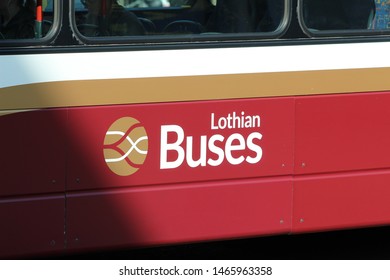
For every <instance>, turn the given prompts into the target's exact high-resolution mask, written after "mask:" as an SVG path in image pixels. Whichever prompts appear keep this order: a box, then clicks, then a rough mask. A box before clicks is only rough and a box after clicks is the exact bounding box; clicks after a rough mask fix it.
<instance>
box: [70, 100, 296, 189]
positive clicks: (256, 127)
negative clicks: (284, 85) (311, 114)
mask: <svg viewBox="0 0 390 280" xmlns="http://www.w3.org/2000/svg"><path fill="white" fill-rule="evenodd" d="M293 120H294V99H293V98H283V99H275V98H271V99H260V100H259V99H256V100H238V101H236V100H230V101H213V102H191V103H171V104H153V105H130V106H109V107H93V108H76V109H69V126H68V128H69V130H68V132H67V134H68V138H69V175H68V178H69V186H68V187H69V188H68V189H69V190H86V189H92V188H98V189H102V188H103V189H104V188H111V187H129V186H139V185H150V184H164V183H180V182H194V181H209V180H226V179H236V178H251V177H264V176H280V175H289V174H292V171H293V135H294V134H293V132H294V127H293V123H294V122H293ZM135 122H137V123H136V124H135ZM133 128H134V130H133ZM137 129H138V130H142V131H143V132H142V133H141V132H140V133H141V134H142V135H135V134H136V133H135V132H134V135H132V133H133V131H136V130H137ZM109 133H114V134H115V133H117V134H120V133H122V136H123V139H120V137H119V138H118V139H117V140H118V141H117V143H110V142H109V140H107V138H109V136H107V135H109ZM126 137H127V140H126ZM145 137H147V144H148V145H147V146H146V145H145V146H144V147H142V143H141V141H139V140H140V139H146V138H145ZM131 138H132V139H131ZM106 140H107V141H108V142H107V143H106V142H105V141H106ZM128 142H130V144H129V143H128ZM131 142H133V143H131ZM144 142H146V141H144ZM138 143H140V145H141V146H139V147H138V146H137V145H139V144H138ZM122 144H123V149H122V150H119V148H121V147H120V145H122ZM126 144H127V146H125V145H126ZM115 145H117V146H115ZM118 147H119V148H118ZM164 147H165V148H164ZM137 149H138V150H137ZM106 151H107V154H108V155H107V157H110V159H106V158H105V156H106V155H105V153H106ZM109 152H113V153H112V154H109ZM114 152H117V154H115V153H114ZM127 152H130V155H129V158H126V159H124V160H122V161H121V162H117V163H112V166H114V164H124V165H126V164H127V166H125V169H126V168H127V170H128V171H129V173H130V172H132V170H133V171H134V173H131V174H117V173H116V170H115V168H116V167H113V168H114V169H111V167H112V166H111V163H110V164H107V163H106V160H116V159H118V158H120V156H122V155H125V154H126V153H127ZM142 152H144V153H146V152H147V155H146V158H145V159H144V161H143V162H141V163H140V162H137V159H134V160H133V159H132V158H131V155H132V154H137V153H138V154H140V153H142ZM115 157H116V158H115ZM126 160H127V162H125V161H126ZM122 171H123V170H122ZM122 171H118V172H119V173H120V172H122ZM123 172H124V173H126V170H125V171H123Z"/></svg>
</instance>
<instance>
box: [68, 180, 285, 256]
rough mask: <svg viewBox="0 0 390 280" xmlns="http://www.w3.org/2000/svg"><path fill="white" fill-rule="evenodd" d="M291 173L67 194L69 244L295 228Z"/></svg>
mask: <svg viewBox="0 0 390 280" xmlns="http://www.w3.org/2000/svg"><path fill="white" fill-rule="evenodd" d="M291 203H292V180H291V177H275V178H272V179H259V180H257V179H256V180H255V179H253V180H241V181H226V182H218V183H195V184H190V185H189V184H186V185H183V184H178V185H172V186H169V187H168V186H166V187H163V186H161V187H160V186H154V187H153V186H150V187H133V188H127V189H123V190H109V191H99V192H86V193H75V194H71V195H69V196H68V202H67V218H68V224H67V229H68V246H69V249H70V250H80V249H91V248H97V247H116V246H130V245H133V246H134V245H135V246H140V245H155V244H168V243H176V242H185V241H187V242H188V241H206V240H212V239H224V238H233V237H248V236H256V235H263V234H275V233H288V232H289V231H290V229H291V222H290V221H291V215H292V213H291V209H292V205H291Z"/></svg>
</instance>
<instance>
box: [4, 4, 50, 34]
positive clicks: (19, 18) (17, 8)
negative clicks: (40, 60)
mask: <svg viewBox="0 0 390 280" xmlns="http://www.w3.org/2000/svg"><path fill="white" fill-rule="evenodd" d="M53 19H54V4H53V0H15V1H7V0H0V39H2V40H8V39H9V40H18V39H40V38H42V37H45V36H46V35H47V33H48V32H49V31H50V29H51V28H52V24H53Z"/></svg>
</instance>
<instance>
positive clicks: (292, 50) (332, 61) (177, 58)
mask: <svg viewBox="0 0 390 280" xmlns="http://www.w3.org/2000/svg"><path fill="white" fill-rule="evenodd" d="M389 49H390V43H389V42H384V43H382V42H380V43H359V44H326V45H325V44H324V45H302V46H274V47H251V48H248V47H245V48H213V49H193V50H162V51H126V52H94V53H64V54H38V55H15V56H0V65H1V67H0V77H1V79H0V88H4V87H8V86H15V85H21V84H30V83H40V82H52V81H71V80H93V79H115V78H147V77H171V76H197V75H219V74H241V73H268V72H286V71H307V70H332V69H349V68H355V69H358V68H374V67H389V66H390V56H389V55H387V53H388V50H389Z"/></svg>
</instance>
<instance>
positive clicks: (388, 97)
mask: <svg viewBox="0 0 390 280" xmlns="http://www.w3.org/2000/svg"><path fill="white" fill-rule="evenodd" d="M389 104H390V93H366V94H350V95H330V96H314V97H301V98H297V99H296V114H295V135H296V138H295V139H296V140H295V149H294V150H295V171H294V173H295V174H310V173H329V172H342V171H351V170H368V169H378V168H389V167H390V145H389V143H390V110H389V108H390V107H389Z"/></svg>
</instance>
